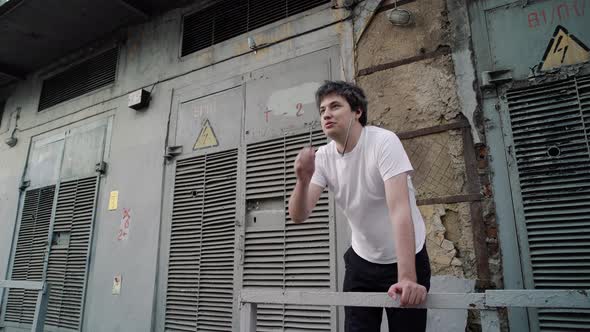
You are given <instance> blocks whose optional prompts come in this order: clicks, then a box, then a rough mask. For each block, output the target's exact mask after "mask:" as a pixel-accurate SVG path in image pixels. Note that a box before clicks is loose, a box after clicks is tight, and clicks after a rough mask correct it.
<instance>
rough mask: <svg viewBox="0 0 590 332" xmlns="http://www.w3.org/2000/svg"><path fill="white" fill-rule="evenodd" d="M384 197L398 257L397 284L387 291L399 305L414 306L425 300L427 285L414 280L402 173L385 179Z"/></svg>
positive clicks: (412, 238) (410, 227)
mask: <svg viewBox="0 0 590 332" xmlns="http://www.w3.org/2000/svg"><path fill="white" fill-rule="evenodd" d="M385 197H386V200H387V207H388V209H389V219H390V220H391V223H392V227H393V231H394V234H395V235H394V239H393V241H394V243H395V252H396V256H397V271H398V273H397V275H398V278H397V283H395V284H393V285H391V287H390V288H389V291H388V292H387V293H388V294H389V296H391V297H392V298H393V299H396V298H397V295H398V294H399V295H400V304H401V305H402V306H405V305H415V304H420V303H422V302H424V300H426V293H427V291H426V287H424V286H422V285H420V284H418V283H417V279H416V243H415V242H416V241H415V235H414V223H413V222H412V213H411V210H410V197H409V189H408V175H407V174H406V173H401V174H398V175H396V176H393V177H391V178H389V179H387V180H386V181H385Z"/></svg>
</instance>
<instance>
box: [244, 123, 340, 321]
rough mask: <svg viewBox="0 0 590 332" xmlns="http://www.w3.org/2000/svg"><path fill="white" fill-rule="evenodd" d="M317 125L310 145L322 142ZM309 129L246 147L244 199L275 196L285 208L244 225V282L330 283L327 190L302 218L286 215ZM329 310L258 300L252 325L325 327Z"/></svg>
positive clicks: (294, 286)
mask: <svg viewBox="0 0 590 332" xmlns="http://www.w3.org/2000/svg"><path fill="white" fill-rule="evenodd" d="M325 143H326V142H325V137H324V135H323V134H322V132H321V131H318V132H314V133H313V145H314V146H315V147H318V146H320V145H323V144H325ZM307 145H309V134H301V135H294V136H288V137H284V138H279V139H273V140H269V141H265V142H260V143H253V144H250V145H249V146H248V148H247V162H246V199H247V201H249V202H255V201H264V200H272V199H278V200H279V202H280V203H281V205H282V206H281V209H282V210H283V211H284V213H283V214H282V217H281V218H277V220H276V223H273V225H271V226H269V227H250V228H248V227H247V228H246V238H245V254H244V272H243V285H244V287H246V288H247V287H256V288H271V289H273V288H274V289H277V288H280V289H288V290H321V289H330V281H331V271H330V226H329V219H330V218H329V217H330V214H329V203H328V194H327V193H326V192H324V193H323V194H322V196H321V198H320V200H319V202H318V204H317V206H316V208H315V209H314V211H313V213H312V214H311V216H310V217H309V219H308V220H307V221H305V223H303V224H299V225H296V224H294V223H293V222H292V221H291V219H290V218H289V217H288V212H287V211H286V210H287V209H288V199H289V197H290V195H291V191H292V190H293V188H294V186H295V175H294V174H293V163H294V161H295V157H296V156H297V153H298V152H299V150H301V148H303V147H304V146H307ZM330 319H331V311H330V308H329V307H323V306H295V305H260V306H259V308H258V317H257V323H258V324H257V331H276V330H279V331H283V330H285V331H286V330H294V331H296V330H306V331H330Z"/></svg>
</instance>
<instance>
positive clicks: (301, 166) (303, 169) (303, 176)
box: [295, 147, 315, 182]
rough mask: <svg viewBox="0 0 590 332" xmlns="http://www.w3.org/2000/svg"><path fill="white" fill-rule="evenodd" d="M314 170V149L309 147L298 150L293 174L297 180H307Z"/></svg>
mask: <svg viewBox="0 0 590 332" xmlns="http://www.w3.org/2000/svg"><path fill="white" fill-rule="evenodd" d="M314 171H315V151H314V149H313V148H311V147H307V148H303V149H301V151H299V154H298V155H297V158H296V159H295V175H296V176H297V179H298V180H301V181H306V182H309V181H311V177H312V176H313V172H314Z"/></svg>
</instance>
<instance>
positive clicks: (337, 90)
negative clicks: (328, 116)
mask: <svg viewBox="0 0 590 332" xmlns="http://www.w3.org/2000/svg"><path fill="white" fill-rule="evenodd" d="M331 94H336V95H338V96H340V97H343V98H344V99H346V101H347V102H348V105H350V109H351V110H352V111H353V112H356V111H358V110H359V109H360V110H361V117H360V118H359V122H360V123H361V125H362V126H363V127H364V126H365V125H366V124H367V97H366V96H365V93H364V92H363V90H362V89H361V88H359V87H358V86H357V85H355V84H353V83H348V82H344V81H325V82H324V84H322V86H320V87H319V88H318V90H317V91H316V93H315V100H316V104H317V107H318V108H319V107H320V104H321V102H322V99H324V98H325V97H326V96H328V95H331Z"/></svg>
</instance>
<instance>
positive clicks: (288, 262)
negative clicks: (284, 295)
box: [156, 48, 337, 331]
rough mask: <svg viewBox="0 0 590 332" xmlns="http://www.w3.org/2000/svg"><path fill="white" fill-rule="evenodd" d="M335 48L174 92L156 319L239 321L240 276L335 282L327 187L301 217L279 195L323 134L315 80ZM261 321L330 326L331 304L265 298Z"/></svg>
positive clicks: (169, 323) (208, 327) (266, 282)
mask: <svg viewBox="0 0 590 332" xmlns="http://www.w3.org/2000/svg"><path fill="white" fill-rule="evenodd" d="M334 52H337V48H331V49H324V50H321V51H318V52H314V53H311V54H307V55H303V56H301V57H297V58H293V59H290V60H287V61H284V62H280V63H277V64H274V65H270V66H268V67H265V68H262V69H259V70H255V71H253V72H251V73H247V74H244V75H241V76H238V77H234V78H231V79H229V80H226V81H222V82H218V83H213V84H211V85H206V86H200V87H199V86H189V87H185V88H183V89H180V90H178V91H175V92H174V97H173V102H172V116H171V122H170V123H171V125H170V132H171V136H170V142H169V149H168V150H169V152H170V155H169V157H170V161H169V165H168V167H167V169H166V172H167V174H166V181H167V182H168V183H169V185H167V186H166V193H165V195H166V196H165V197H166V201H165V204H164V216H166V217H165V219H164V222H163V225H162V227H163V231H162V238H161V239H162V245H163V252H162V254H161V256H160V260H161V261H162V262H164V263H163V264H162V267H161V270H160V274H161V276H162V278H161V282H160V284H159V286H158V289H159V290H158V297H159V298H160V299H161V300H159V301H158V303H162V305H158V313H157V327H156V329H157V330H158V331H195V330H196V331H232V330H233V331H236V330H237V328H238V324H239V319H238V318H239V307H238V305H237V304H238V303H239V301H238V295H239V292H240V290H241V289H242V288H244V287H263V288H267V287H271V288H273V287H274V288H277V287H278V288H281V289H302V290H303V289H308V290H321V289H324V290H335V280H336V276H335V273H336V272H335V271H336V268H335V259H334V251H335V238H334V237H335V234H334V230H335V227H334V224H333V218H332V216H333V206H332V204H331V203H330V200H329V197H328V194H327V193H326V194H325V195H323V196H322V198H321V201H320V203H319V204H318V209H317V211H316V212H315V213H314V214H313V215H312V217H311V218H310V220H309V221H308V222H306V224H304V225H294V223H292V222H291V221H290V220H289V218H288V215H287V213H286V202H287V199H288V197H289V195H290V191H291V190H292V189H293V186H294V180H295V179H294V174H293V173H292V167H293V161H294V159H295V156H296V155H297V153H298V151H299V149H301V148H302V147H303V146H307V145H309V144H310V140H311V142H312V144H313V145H314V146H318V145H320V144H324V143H325V138H324V136H323V134H322V133H321V131H318V128H319V123H318V122H317V121H316V122H315V127H313V128H311V125H312V124H313V122H314V120H317V117H318V115H317V110H316V107H315V105H314V104H315V102H314V91H315V89H316V88H317V87H318V86H319V85H320V84H321V82H322V81H323V80H325V79H329V78H330V77H331V71H332V70H333V65H332V64H331V63H332V59H333V58H334V56H333V54H334ZM259 312H260V314H261V316H260V320H259V322H260V323H259V324H260V330H261V331H262V330H265V329H270V330H281V331H283V330H289V329H295V330H297V329H299V330H302V329H305V330H310V331H334V330H335V328H336V324H335V320H336V319H335V310H334V309H332V308H330V307H304V306H274V307H273V306H268V307H266V306H262V307H261V309H260V311H259Z"/></svg>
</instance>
